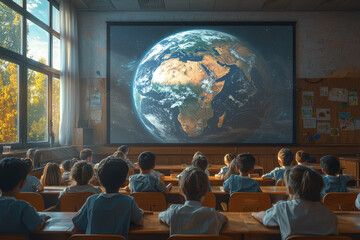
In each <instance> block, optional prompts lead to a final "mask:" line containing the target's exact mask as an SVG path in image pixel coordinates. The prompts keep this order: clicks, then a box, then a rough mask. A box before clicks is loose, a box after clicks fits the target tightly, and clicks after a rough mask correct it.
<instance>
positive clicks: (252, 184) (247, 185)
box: [223, 153, 262, 195]
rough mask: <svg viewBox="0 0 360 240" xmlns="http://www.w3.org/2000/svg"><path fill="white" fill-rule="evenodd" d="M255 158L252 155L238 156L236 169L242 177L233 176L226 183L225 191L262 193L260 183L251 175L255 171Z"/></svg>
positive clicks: (224, 184)
mask: <svg viewBox="0 0 360 240" xmlns="http://www.w3.org/2000/svg"><path fill="white" fill-rule="evenodd" d="M254 166H255V158H254V156H253V155H251V154H250V153H241V154H239V155H237V156H236V169H237V170H238V172H239V173H240V175H231V176H230V177H229V178H228V179H227V180H226V181H225V182H224V183H223V188H224V191H226V192H230V195H231V194H233V193H234V192H262V191H261V189H260V185H259V183H258V181H256V180H254V179H251V178H250V177H249V174H250V173H251V171H252V170H253V169H254Z"/></svg>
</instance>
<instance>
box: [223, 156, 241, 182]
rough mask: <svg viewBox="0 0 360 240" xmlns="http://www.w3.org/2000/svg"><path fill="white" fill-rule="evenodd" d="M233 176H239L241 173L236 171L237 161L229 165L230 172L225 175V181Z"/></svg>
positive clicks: (234, 160)
mask: <svg viewBox="0 0 360 240" xmlns="http://www.w3.org/2000/svg"><path fill="white" fill-rule="evenodd" d="M232 174H234V175H238V174H239V171H237V170H236V159H233V160H232V161H231V162H230V164H229V170H228V171H227V172H226V173H225V175H224V181H225V180H226V179H228V178H229V177H230V176H231V175H232Z"/></svg>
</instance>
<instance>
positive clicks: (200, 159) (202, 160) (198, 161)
mask: <svg viewBox="0 0 360 240" xmlns="http://www.w3.org/2000/svg"><path fill="white" fill-rule="evenodd" d="M191 165H192V166H193V167H196V168H200V169H201V170H203V171H205V170H206V168H207V165H208V160H207V158H206V157H205V156H203V155H200V154H199V155H197V156H196V157H194V158H193V160H192V162H191Z"/></svg>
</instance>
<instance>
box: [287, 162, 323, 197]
mask: <svg viewBox="0 0 360 240" xmlns="http://www.w3.org/2000/svg"><path fill="white" fill-rule="evenodd" d="M284 182H285V185H286V186H287V187H288V190H289V193H290V195H291V196H292V197H291V198H293V199H303V200H308V201H313V202H318V201H321V189H322V188H323V186H324V182H323V179H322V177H321V176H320V175H319V174H318V173H316V172H314V171H313V170H311V169H310V168H308V167H305V166H295V167H293V168H291V169H289V170H286V171H285V175H284Z"/></svg>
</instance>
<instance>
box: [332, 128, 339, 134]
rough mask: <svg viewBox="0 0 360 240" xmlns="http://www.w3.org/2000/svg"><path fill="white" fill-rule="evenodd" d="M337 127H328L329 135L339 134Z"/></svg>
mask: <svg viewBox="0 0 360 240" xmlns="http://www.w3.org/2000/svg"><path fill="white" fill-rule="evenodd" d="M339 135H340V134H339V129H338V128H332V129H330V136H339Z"/></svg>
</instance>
